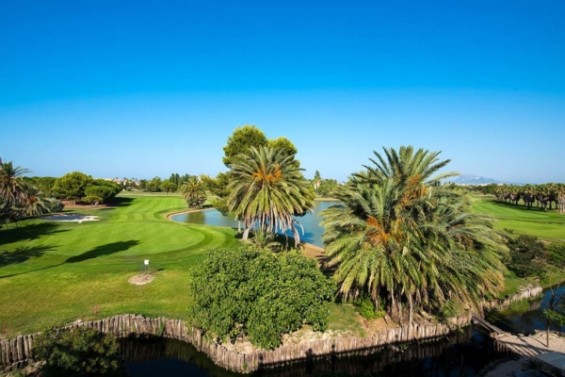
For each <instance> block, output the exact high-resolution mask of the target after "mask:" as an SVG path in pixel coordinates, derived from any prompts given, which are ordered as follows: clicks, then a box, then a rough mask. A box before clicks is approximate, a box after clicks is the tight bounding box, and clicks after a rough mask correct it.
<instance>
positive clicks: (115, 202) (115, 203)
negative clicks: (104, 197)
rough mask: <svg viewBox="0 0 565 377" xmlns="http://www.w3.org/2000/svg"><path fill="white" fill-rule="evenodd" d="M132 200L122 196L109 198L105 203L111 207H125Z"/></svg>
mask: <svg viewBox="0 0 565 377" xmlns="http://www.w3.org/2000/svg"><path fill="white" fill-rule="evenodd" d="M131 202H133V198H122V197H114V198H112V199H110V200H109V201H108V202H107V203H106V204H108V205H109V206H111V207H126V206H128V205H130V204H131Z"/></svg>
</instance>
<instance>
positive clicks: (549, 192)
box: [492, 183, 565, 211]
mask: <svg viewBox="0 0 565 377" xmlns="http://www.w3.org/2000/svg"><path fill="white" fill-rule="evenodd" d="M492 191H493V194H494V195H495V196H496V198H497V199H498V200H501V201H505V202H508V203H513V204H515V205H519V204H522V205H524V206H525V207H527V208H532V207H538V208H541V209H543V210H544V211H545V210H547V209H553V208H560V207H561V202H562V201H563V197H564V196H565V185H564V184H555V183H547V184H542V185H523V186H515V185H500V186H496V187H495V188H494V189H493V190H492ZM554 204H555V207H554V206H553V205H554Z"/></svg>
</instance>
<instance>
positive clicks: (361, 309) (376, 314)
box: [354, 297, 385, 319]
mask: <svg viewBox="0 0 565 377" xmlns="http://www.w3.org/2000/svg"><path fill="white" fill-rule="evenodd" d="M354 305H355V311H356V312H357V313H359V315H361V316H362V317H363V318H366V319H375V318H382V317H384V315H385V312H384V311H383V310H375V304H374V303H373V301H372V300H371V299H370V298H369V297H362V298H359V299H357V300H356V301H355V302H354Z"/></svg>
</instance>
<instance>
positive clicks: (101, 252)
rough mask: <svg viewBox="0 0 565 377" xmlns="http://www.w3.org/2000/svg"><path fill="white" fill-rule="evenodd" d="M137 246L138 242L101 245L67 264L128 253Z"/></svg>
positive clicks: (69, 260)
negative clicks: (122, 252)
mask: <svg viewBox="0 0 565 377" xmlns="http://www.w3.org/2000/svg"><path fill="white" fill-rule="evenodd" d="M136 245H139V241H138V240H130V241H120V242H113V243H109V244H106V245H100V246H97V247H95V248H94V249H92V250H90V251H87V252H86V253H82V254H80V255H75V256H73V257H70V258H67V260H66V261H65V263H77V262H82V261H85V260H88V259H94V258H98V257H103V256H106V255H111V254H114V253H119V252H120V251H126V250H128V249H130V248H132V247H134V246H136Z"/></svg>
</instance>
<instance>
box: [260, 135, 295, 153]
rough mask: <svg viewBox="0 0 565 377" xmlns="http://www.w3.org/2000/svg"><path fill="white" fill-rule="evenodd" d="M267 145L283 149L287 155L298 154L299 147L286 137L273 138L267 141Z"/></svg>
mask: <svg viewBox="0 0 565 377" xmlns="http://www.w3.org/2000/svg"><path fill="white" fill-rule="evenodd" d="M267 146H268V147H270V148H273V149H282V150H283V153H284V154H286V155H293V156H294V155H296V153H297V152H298V149H296V146H294V144H293V143H292V141H290V140H288V139H287V138H286V137H282V136H281V137H278V138H276V139H271V140H269V141H268V142H267Z"/></svg>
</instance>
